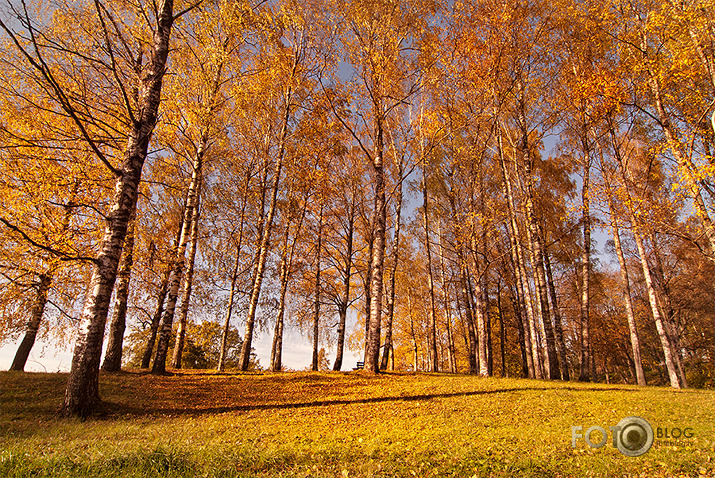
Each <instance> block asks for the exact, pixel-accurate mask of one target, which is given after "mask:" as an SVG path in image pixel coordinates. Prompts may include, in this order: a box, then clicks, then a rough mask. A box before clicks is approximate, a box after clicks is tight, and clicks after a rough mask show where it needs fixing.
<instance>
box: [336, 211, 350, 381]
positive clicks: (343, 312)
mask: <svg viewBox="0 0 715 478" xmlns="http://www.w3.org/2000/svg"><path fill="white" fill-rule="evenodd" d="M353 212H354V211H352V210H351V213H350V218H349V219H348V231H347V232H348V233H347V251H346V252H345V257H346V264H345V275H344V276H343V299H342V303H341V304H340V306H339V307H338V315H339V316H340V317H339V321H340V324H339V325H338V345H337V351H336V354H335V364H334V365H333V370H334V371H336V372H339V371H340V370H341V369H342V368H343V353H344V350H345V327H346V324H347V316H348V306H349V304H350V275H351V274H350V272H351V270H352V267H353V232H354V224H355V220H354V215H353Z"/></svg>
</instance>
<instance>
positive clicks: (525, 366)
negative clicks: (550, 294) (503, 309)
mask: <svg viewBox="0 0 715 478" xmlns="http://www.w3.org/2000/svg"><path fill="white" fill-rule="evenodd" d="M515 289H517V287H515ZM511 304H512V308H513V309H514V317H515V319H516V326H517V330H518V333H519V348H520V349H521V378H529V377H533V374H532V373H530V372H531V371H530V370H529V363H530V362H531V361H530V358H531V350H530V348H529V346H528V345H527V337H528V334H529V333H528V331H527V330H526V326H525V322H524V317H523V315H522V309H523V303H522V301H521V300H520V299H519V292H518V291H517V290H513V291H511ZM532 367H533V364H532ZM532 370H533V368H532Z"/></svg>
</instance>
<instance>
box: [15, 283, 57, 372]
mask: <svg viewBox="0 0 715 478" xmlns="http://www.w3.org/2000/svg"><path fill="white" fill-rule="evenodd" d="M38 279H39V283H38V284H37V293H36V295H35V302H34V304H32V310H31V311H30V319H29V320H28V321H27V326H26V328H25V336H24V337H23V338H22V342H20V346H19V347H18V348H17V352H16V353H15V359H14V360H13V361H12V365H11V366H10V370H18V371H23V370H25V364H26V363H27V358H28V357H29V356H30V351H31V350H32V346H33V345H35V338H36V337H37V331H38V330H39V328H40V322H41V321H42V315H43V313H44V312H45V305H46V304H47V294H48V293H49V291H50V286H51V285H52V276H51V275H50V274H49V273H43V274H40V275H39V276H38Z"/></svg>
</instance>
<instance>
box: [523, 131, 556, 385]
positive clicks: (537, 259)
mask: <svg viewBox="0 0 715 478" xmlns="http://www.w3.org/2000/svg"><path fill="white" fill-rule="evenodd" d="M523 141H524V142H525V144H524V146H523V147H524V148H525V149H524V179H525V182H526V215H527V230H526V232H527V239H528V241H529V243H530V245H531V248H530V250H529V253H530V256H531V259H532V262H533V265H534V268H533V271H534V287H535V288H536V295H537V301H538V302H537V308H538V310H539V312H540V318H541V327H542V328H543V334H544V336H545V339H546V357H545V362H546V366H547V367H546V372H547V376H548V378H550V379H560V378H561V370H560V368H559V361H558V357H557V354H556V338H555V336H554V330H553V327H552V325H551V313H550V310H549V298H548V292H547V286H546V277H545V276H546V275H545V272H544V253H543V250H544V247H543V244H542V241H541V236H540V235H539V224H538V222H537V219H536V211H535V204H534V192H533V173H532V169H531V160H530V158H529V157H528V143H526V141H527V140H526V139H524V140H523Z"/></svg>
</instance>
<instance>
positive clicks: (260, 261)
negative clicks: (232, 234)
mask: <svg viewBox="0 0 715 478" xmlns="http://www.w3.org/2000/svg"><path fill="white" fill-rule="evenodd" d="M297 68H298V58H297V57H295V58H294V59H293V70H292V73H291V78H290V79H293V78H294V77H295V74H296V71H297ZM292 94H293V90H292V87H290V86H289V87H288V88H287V90H286V93H285V111H284V115H283V124H282V125H281V134H280V138H281V139H280V150H279V152H278V157H277V158H276V163H275V167H274V170H273V187H272V190H271V202H270V205H269V207H268V216H267V217H266V220H265V223H264V226H263V228H262V231H261V240H260V243H259V248H258V249H259V252H258V257H257V261H256V264H255V266H254V272H253V285H252V287H251V296H250V299H249V302H248V315H247V316H246V329H245V332H244V336H243V344H242V346H241V354H240V356H239V363H238V368H239V369H240V370H242V371H244V372H245V371H246V370H248V365H249V362H250V360H251V343H252V342H253V328H254V326H255V322H256V312H257V311H258V299H259V296H260V294H261V285H262V284H263V274H264V272H265V270H266V262H267V261H268V249H269V245H270V240H271V228H272V227H273V218H274V217H275V214H276V209H277V207H276V205H277V203H278V191H279V189H280V179H281V171H282V169H283V161H284V159H285V154H286V147H287V140H288V122H289V120H290V116H291V101H292Z"/></svg>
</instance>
